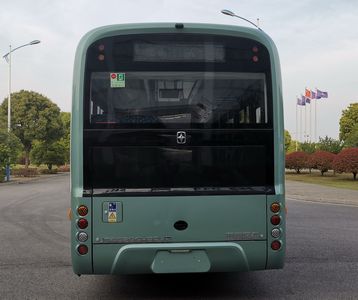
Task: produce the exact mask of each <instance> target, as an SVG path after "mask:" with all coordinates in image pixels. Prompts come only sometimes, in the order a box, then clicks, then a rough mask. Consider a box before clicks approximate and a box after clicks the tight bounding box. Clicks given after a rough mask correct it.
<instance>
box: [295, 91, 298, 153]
mask: <svg viewBox="0 0 358 300" xmlns="http://www.w3.org/2000/svg"><path fill="white" fill-rule="evenodd" d="M297 98H298V97H297V96H296V101H297ZM295 136H296V151H297V149H298V147H297V144H298V104H297V103H296V134H295Z"/></svg>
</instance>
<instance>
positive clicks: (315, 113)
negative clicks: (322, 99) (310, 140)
mask: <svg viewBox="0 0 358 300" xmlns="http://www.w3.org/2000/svg"><path fill="white" fill-rule="evenodd" d="M316 92H317V89H316ZM314 141H315V142H317V99H316V101H315V102H314Z"/></svg>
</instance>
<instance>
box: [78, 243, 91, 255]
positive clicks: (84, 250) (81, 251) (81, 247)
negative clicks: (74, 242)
mask: <svg viewBox="0 0 358 300" xmlns="http://www.w3.org/2000/svg"><path fill="white" fill-rule="evenodd" d="M77 251H78V253H79V254H81V255H85V254H87V253H88V247H87V246H86V245H79V246H78V247H77Z"/></svg>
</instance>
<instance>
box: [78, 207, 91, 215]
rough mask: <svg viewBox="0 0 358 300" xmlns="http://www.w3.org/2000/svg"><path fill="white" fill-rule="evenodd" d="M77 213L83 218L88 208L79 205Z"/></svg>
mask: <svg viewBox="0 0 358 300" xmlns="http://www.w3.org/2000/svg"><path fill="white" fill-rule="evenodd" d="M77 213H78V214H79V215H80V216H81V217H84V216H85V215H87V214H88V207H87V206H85V205H80V206H79V207H78V208H77Z"/></svg>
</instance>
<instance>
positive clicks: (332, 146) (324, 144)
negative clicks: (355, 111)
mask: <svg viewBox="0 0 358 300" xmlns="http://www.w3.org/2000/svg"><path fill="white" fill-rule="evenodd" d="M317 148H318V149H319V150H322V151H327V152H331V153H335V154H337V153H339V152H341V150H342V149H343V143H342V142H341V141H339V140H335V139H332V138H330V137H328V136H327V135H326V137H325V138H324V139H323V138H321V137H319V142H318V143H317Z"/></svg>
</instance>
